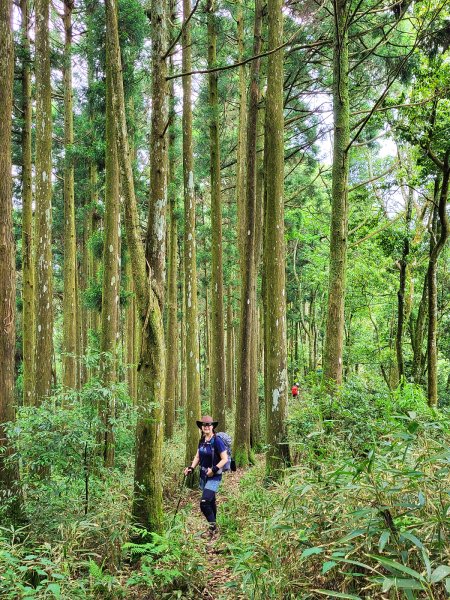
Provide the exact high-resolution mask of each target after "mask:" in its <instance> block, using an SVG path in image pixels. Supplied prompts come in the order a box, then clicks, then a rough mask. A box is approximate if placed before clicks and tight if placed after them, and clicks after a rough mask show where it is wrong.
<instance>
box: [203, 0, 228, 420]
mask: <svg viewBox="0 0 450 600" xmlns="http://www.w3.org/2000/svg"><path fill="white" fill-rule="evenodd" d="M206 10H207V12H208V68H209V69H212V68H214V67H215V66H216V61H217V53H216V46H217V24H216V20H217V15H216V14H215V11H216V2H215V0H208V1H207V5H206ZM217 77H218V75H217V73H210V74H209V79H208V80H209V110H210V121H209V135H210V158H211V160H210V177H211V267H212V273H211V291H212V294H211V332H210V333H211V336H210V355H211V372H210V384H211V410H212V414H213V415H214V419H215V420H216V421H219V423H220V428H221V429H226V422H225V334H224V326H223V322H224V310H223V259H222V200H221V177H220V144H219V102H218V92H217Z"/></svg>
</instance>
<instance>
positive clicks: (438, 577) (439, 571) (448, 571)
mask: <svg viewBox="0 0 450 600" xmlns="http://www.w3.org/2000/svg"><path fill="white" fill-rule="evenodd" d="M447 575H450V567H447V565H439V566H438V567H436V569H435V570H434V571H433V572H432V573H431V578H430V581H431V583H437V582H438V581H442V579H444V577H447Z"/></svg>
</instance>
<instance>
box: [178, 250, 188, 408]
mask: <svg viewBox="0 0 450 600" xmlns="http://www.w3.org/2000/svg"><path fill="white" fill-rule="evenodd" d="M179 254H180V255H182V254H183V251H182V248H180V252H179ZM184 263H185V261H184V256H181V257H180V280H181V282H182V284H181V338H180V355H181V360H180V381H181V386H180V387H181V390H180V405H181V407H182V408H183V409H184V410H186V409H187V404H186V403H187V375H186V286H185V285H184V283H185V279H186V278H185V274H184Z"/></svg>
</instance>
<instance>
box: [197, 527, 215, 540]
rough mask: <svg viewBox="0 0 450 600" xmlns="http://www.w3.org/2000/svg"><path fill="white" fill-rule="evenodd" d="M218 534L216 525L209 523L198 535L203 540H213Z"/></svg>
mask: <svg viewBox="0 0 450 600" xmlns="http://www.w3.org/2000/svg"><path fill="white" fill-rule="evenodd" d="M218 535H219V530H218V529H217V525H216V524H214V525H210V526H209V527H208V529H207V530H206V531H204V532H203V533H202V534H200V537H201V538H203V539H204V540H208V541H211V540H214V539H216V537H217V536H218Z"/></svg>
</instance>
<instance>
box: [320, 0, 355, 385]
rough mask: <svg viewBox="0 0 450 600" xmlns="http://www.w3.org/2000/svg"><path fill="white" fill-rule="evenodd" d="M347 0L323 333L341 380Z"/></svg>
mask: <svg viewBox="0 0 450 600" xmlns="http://www.w3.org/2000/svg"><path fill="white" fill-rule="evenodd" d="M347 6H348V4H347V0H336V2H335V3H334V5H333V8H334V49H333V113H334V139H333V168H332V192H331V193H332V206H331V228H330V273H329V282H328V310H327V326H326V334H325V356H324V377H325V380H326V381H328V382H332V383H335V384H337V385H339V384H340V383H342V366H343V365H342V359H343V343H344V341H343V339H344V299H345V278H346V268H347V236H348V234H347V232H348V171H349V160H348V145H349V142H350V120H349V119H350V117H349V114H350V112H349V86H348V29H347V12H346V10H345V9H346V7H347Z"/></svg>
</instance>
